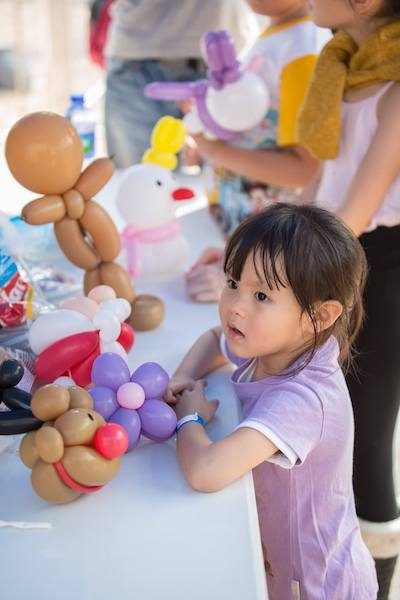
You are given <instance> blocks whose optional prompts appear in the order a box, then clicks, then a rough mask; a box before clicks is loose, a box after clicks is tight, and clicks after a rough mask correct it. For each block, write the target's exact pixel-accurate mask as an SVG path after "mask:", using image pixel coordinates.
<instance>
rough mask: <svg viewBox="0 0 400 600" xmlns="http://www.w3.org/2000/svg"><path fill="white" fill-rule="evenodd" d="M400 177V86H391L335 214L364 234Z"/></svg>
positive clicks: (357, 231)
mask: <svg viewBox="0 0 400 600" xmlns="http://www.w3.org/2000/svg"><path fill="white" fill-rule="evenodd" d="M399 173H400V85H398V84H394V85H393V86H392V87H391V88H390V89H389V90H388V92H387V93H386V94H385V95H384V96H383V97H382V99H381V102H380V105H379V110H378V128H377V130H376V133H375V136H374V138H373V141H372V143H371V145H370V147H369V149H368V152H367V153H366V155H365V157H364V159H363V161H362V162H361V165H360V167H359V169H358V171H357V173H356V175H355V177H354V178H353V181H352V183H351V185H350V188H349V190H348V193H347V198H346V201H345V203H344V205H343V207H342V208H341V210H340V211H339V213H338V214H339V216H340V217H341V218H342V219H343V221H344V222H345V223H346V224H347V225H348V226H349V227H350V228H351V229H352V230H353V231H354V233H355V234H356V235H361V234H362V233H363V231H365V229H366V227H367V226H368V224H369V222H370V221H371V219H372V217H373V216H374V214H375V213H376V212H377V210H378V209H379V207H380V206H381V204H382V202H383V200H384V198H385V194H386V192H387V191H388V189H389V187H390V186H391V184H392V183H393V181H394V180H395V179H396V177H397V176H398V175H399Z"/></svg>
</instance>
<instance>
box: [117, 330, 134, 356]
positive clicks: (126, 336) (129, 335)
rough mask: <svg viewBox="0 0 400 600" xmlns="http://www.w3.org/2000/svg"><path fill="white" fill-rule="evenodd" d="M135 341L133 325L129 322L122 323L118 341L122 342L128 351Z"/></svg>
mask: <svg viewBox="0 0 400 600" xmlns="http://www.w3.org/2000/svg"><path fill="white" fill-rule="evenodd" d="M134 341H135V332H134V331H133V329H132V327H131V326H130V325H128V323H121V333H120V334H119V338H118V339H117V342H119V343H120V344H121V346H122V347H123V348H124V350H125V351H126V352H129V350H130V349H131V348H132V346H133V342H134Z"/></svg>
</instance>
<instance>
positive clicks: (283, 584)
mask: <svg viewBox="0 0 400 600" xmlns="http://www.w3.org/2000/svg"><path fill="white" fill-rule="evenodd" d="M221 346H222V349H223V351H224V353H225V354H226V356H227V357H228V358H229V359H230V360H231V361H232V362H233V363H234V364H236V365H238V367H239V368H238V369H237V370H236V371H235V372H234V374H233V375H232V383H233V385H234V388H235V391H236V393H237V395H238V397H239V399H240V400H241V403H242V407H243V414H244V421H243V422H242V423H241V424H240V425H239V427H251V428H254V429H257V430H258V431H260V432H261V433H263V434H264V435H266V436H267V437H268V438H269V439H271V441H273V443H274V444H275V445H276V446H277V447H278V448H279V449H280V453H278V454H275V456H273V457H272V458H271V459H269V460H268V461H265V462H264V463H262V464H261V465H259V466H258V467H257V468H256V469H254V471H253V476H254V484H255V490H256V498H257V506H258V512H259V520H260V528H261V539H262V543H263V547H264V551H265V553H266V559H267V562H268V565H267V581H268V592H269V597H270V600H294V599H296V600H297V599H298V598H300V599H301V600H375V599H376V595H377V583H376V576H375V568H374V564H373V560H372V558H371V556H370V554H369V552H368V550H367V548H366V546H365V545H364V542H363V541H362V538H361V534H360V530H359V526H358V521H357V516H356V511H355V505H354V495H353V486H352V467H353V438H354V421H353V412H352V407H351V402H350V397H349V392H348V390H347V386H346V383H345V379H344V376H343V373H342V371H341V369H340V367H339V364H338V354H339V348H338V344H337V341H336V339H335V338H333V337H331V338H330V339H329V340H328V341H327V342H326V343H325V344H324V345H323V346H322V347H321V348H320V349H319V350H318V351H317V352H316V354H315V356H314V357H313V359H312V360H311V362H310V363H309V364H308V365H307V366H306V367H305V368H304V369H303V370H301V371H300V372H299V373H297V374H293V369H295V368H296V366H298V365H299V364H300V361H302V360H303V361H304V358H303V359H302V358H301V359H299V361H298V363H295V364H294V365H293V366H292V367H290V369H289V372H284V373H282V374H281V375H279V376H273V377H268V378H265V379H262V380H259V381H243V382H240V380H241V379H242V376H243V373H245V372H246V371H248V368H249V363H250V362H251V361H248V360H243V359H240V358H238V357H236V356H234V355H232V353H231V352H230V351H229V348H228V345H227V343H226V340H225V339H224V338H222V340H221ZM290 372H292V375H291V374H290Z"/></svg>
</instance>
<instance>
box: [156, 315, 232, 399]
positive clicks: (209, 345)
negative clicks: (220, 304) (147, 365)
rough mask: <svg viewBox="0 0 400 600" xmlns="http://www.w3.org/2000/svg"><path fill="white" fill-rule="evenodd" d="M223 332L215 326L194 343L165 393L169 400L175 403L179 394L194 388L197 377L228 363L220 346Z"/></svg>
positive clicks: (199, 377)
mask: <svg viewBox="0 0 400 600" xmlns="http://www.w3.org/2000/svg"><path fill="white" fill-rule="evenodd" d="M221 333H222V329H221V327H215V328H213V329H210V330H209V331H206V333H203V335H202V336H200V337H199V339H198V340H197V341H196V342H195V343H194V344H193V346H192V347H191V349H190V350H189V352H188V353H187V354H186V356H185V357H184V359H183V360H182V362H181V364H180V365H179V367H178V368H177V369H176V371H175V373H174V375H173V376H172V378H171V380H170V382H169V385H168V390H167V393H166V395H165V399H166V401H167V402H170V403H175V402H176V395H177V394H180V393H181V392H182V391H183V390H185V389H187V388H189V389H190V388H192V387H193V385H194V382H195V381H196V380H197V379H201V378H202V377H204V376H205V375H207V373H210V372H211V371H214V370H215V369H218V368H219V367H222V366H223V365H226V364H227V363H228V360H227V359H226V358H225V356H224V355H223V354H222V352H221V348H220V337H221Z"/></svg>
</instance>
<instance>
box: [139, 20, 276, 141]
mask: <svg viewBox="0 0 400 600" xmlns="http://www.w3.org/2000/svg"><path fill="white" fill-rule="evenodd" d="M201 46H202V53H203V57H204V60H205V62H206V63H207V65H208V72H207V75H208V78H207V79H202V80H199V81H195V82H178V81H177V82H154V83H151V84H149V85H147V86H146V87H145V94H146V96H148V97H150V98H154V99H157V100H175V101H181V100H192V101H193V104H194V106H193V108H192V110H191V111H190V112H189V113H188V114H187V115H185V117H184V122H185V125H186V127H187V130H188V132H189V133H192V134H195V133H205V134H206V135H207V136H208V137H210V138H218V139H221V140H225V141H229V140H234V139H235V138H236V137H238V135H239V134H240V132H242V131H247V130H249V129H252V128H253V127H255V126H256V125H258V124H259V123H260V121H261V120H262V119H263V117H264V116H265V115H266V113H267V111H268V107H269V104H270V98H269V93H268V89H267V87H266V85H265V83H264V81H263V80H262V79H261V77H260V76H259V75H257V73H255V72H253V70H252V68H254V64H253V65H252V66H250V65H249V66H248V67H247V68H243V67H242V65H241V64H240V62H239V61H238V60H237V58H236V51H235V46H234V43H233V41H232V38H231V37H230V35H229V34H228V32H227V31H224V30H222V31H209V32H208V33H206V34H205V35H204V37H203V39H202V44H201Z"/></svg>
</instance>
